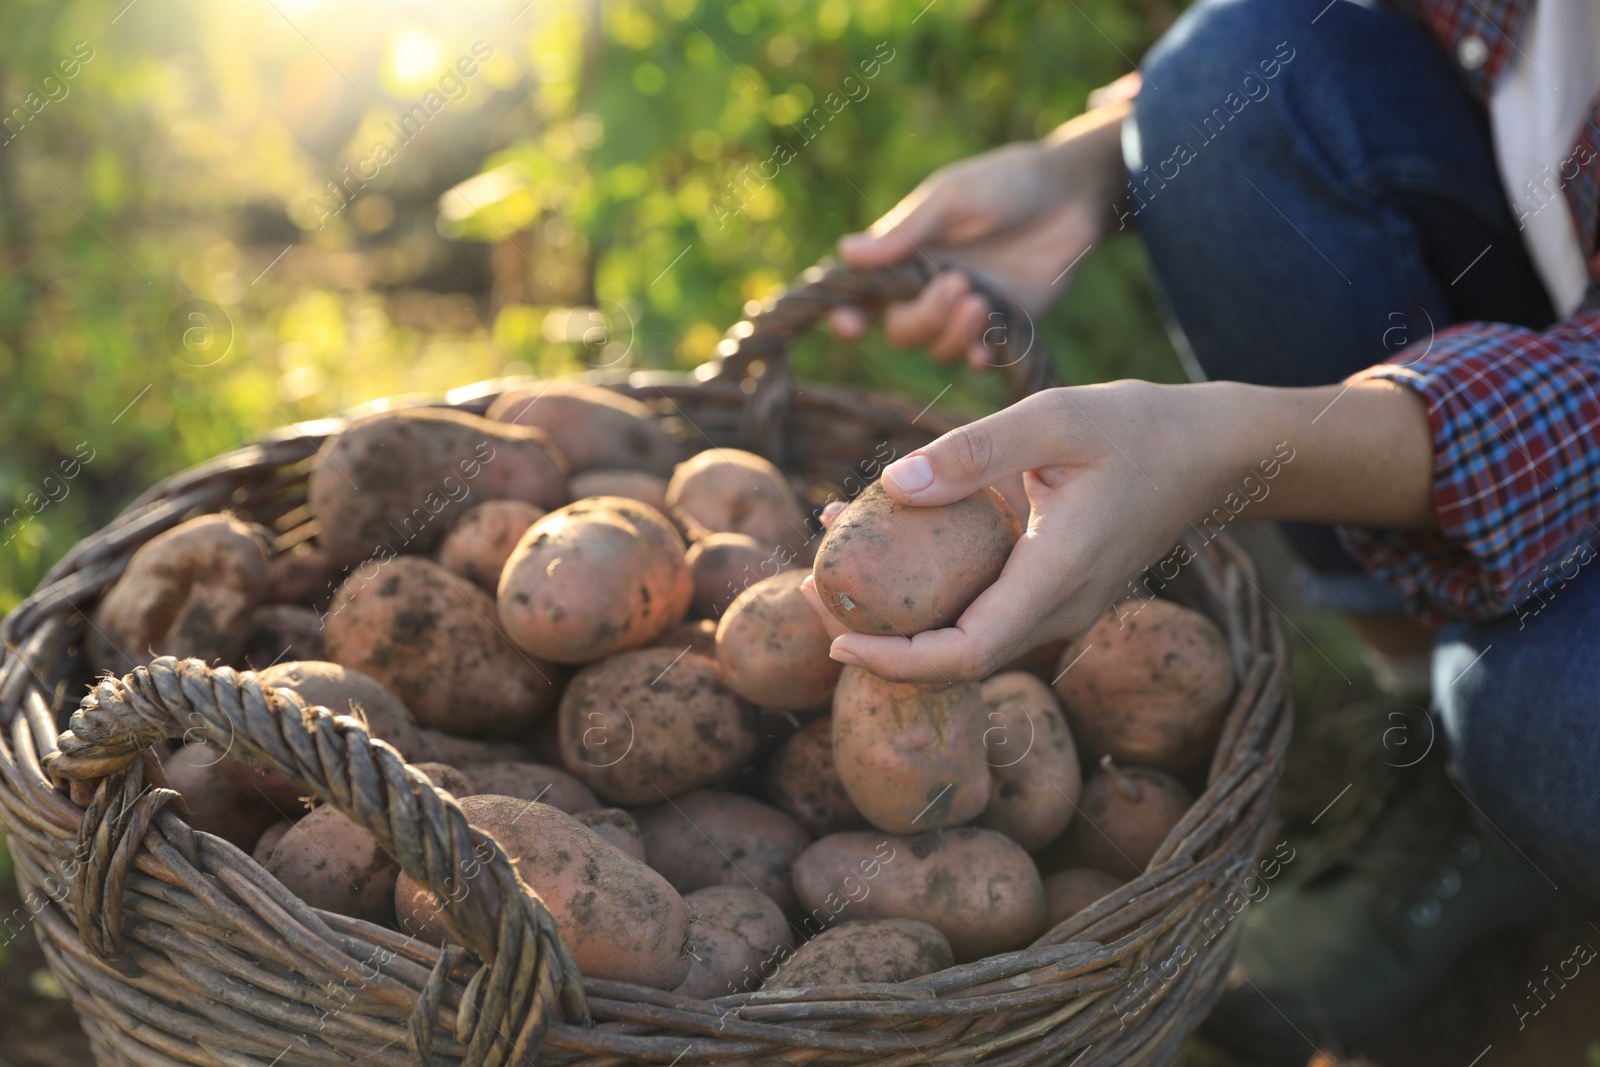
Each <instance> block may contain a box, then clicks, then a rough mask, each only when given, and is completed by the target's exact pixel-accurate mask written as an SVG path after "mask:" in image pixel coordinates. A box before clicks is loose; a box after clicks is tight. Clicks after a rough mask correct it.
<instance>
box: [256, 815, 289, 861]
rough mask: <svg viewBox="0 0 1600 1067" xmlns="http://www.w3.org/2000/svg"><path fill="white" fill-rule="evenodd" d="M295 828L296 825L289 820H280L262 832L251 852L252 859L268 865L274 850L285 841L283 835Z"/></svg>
mask: <svg viewBox="0 0 1600 1067" xmlns="http://www.w3.org/2000/svg"><path fill="white" fill-rule="evenodd" d="M293 828H294V823H292V822H290V821H289V820H288V819H279V820H278V821H277V822H275V823H273V824H272V825H271V826H269V827H267V828H266V829H265V830H263V831H262V832H261V836H260V837H258V838H256V847H255V848H253V849H251V850H250V858H251V859H253V860H255V861H256V862H257V863H259V864H262V865H263V866H265V865H266V862H267V860H268V859H269V858H271V856H272V850H273V849H275V848H277V847H278V842H279V841H282V840H283V835H284V834H286V833H288V832H289V831H290V830H291V829H293Z"/></svg>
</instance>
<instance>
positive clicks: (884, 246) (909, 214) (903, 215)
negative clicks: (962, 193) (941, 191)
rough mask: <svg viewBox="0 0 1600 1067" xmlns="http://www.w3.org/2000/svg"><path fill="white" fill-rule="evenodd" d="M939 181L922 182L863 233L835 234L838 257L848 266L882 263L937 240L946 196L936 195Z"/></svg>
mask: <svg viewBox="0 0 1600 1067" xmlns="http://www.w3.org/2000/svg"><path fill="white" fill-rule="evenodd" d="M930 184H931V185H933V186H937V185H939V184H940V183H938V182H936V181H933V182H931V183H924V184H923V185H921V186H918V187H917V188H916V189H914V190H912V192H911V194H910V195H909V196H907V197H906V198H905V199H904V200H901V201H900V202H899V203H898V204H896V205H895V206H894V207H893V208H892V209H891V210H890V211H889V213H888V214H887V215H885V216H883V218H881V219H879V220H878V221H877V222H875V223H873V224H872V226H871V227H870V228H869V229H868V230H867V232H866V233H847V234H845V235H844V236H843V237H841V238H839V258H841V259H843V260H844V261H845V262H846V263H848V264H850V265H851V266H852V267H886V266H888V265H889V264H891V263H898V262H900V261H901V260H902V259H906V258H908V257H910V256H913V255H916V254H917V246H918V245H929V244H938V243H940V241H939V238H940V237H941V236H942V235H943V231H944V229H945V227H946V226H947V225H948V221H949V220H948V217H947V216H948V214H949V212H948V210H947V208H948V202H949V201H950V199H951V198H950V197H948V196H941V195H938V193H937V189H936V188H930Z"/></svg>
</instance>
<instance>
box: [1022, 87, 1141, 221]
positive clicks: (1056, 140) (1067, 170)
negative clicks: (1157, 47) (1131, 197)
mask: <svg viewBox="0 0 1600 1067" xmlns="http://www.w3.org/2000/svg"><path fill="white" fill-rule="evenodd" d="M1132 113H1133V101H1132V100H1120V101H1118V102H1116V103H1112V104H1107V105H1105V106H1104V107H1098V108H1095V109H1094V110H1092V111H1086V112H1084V113H1083V114H1081V115H1078V116H1077V117H1075V118H1072V119H1069V120H1068V121H1066V122H1064V123H1062V124H1061V125H1060V126H1058V127H1056V128H1055V129H1054V130H1052V131H1051V132H1050V133H1049V134H1047V135H1045V136H1044V137H1042V138H1040V140H1039V142H1038V143H1039V148H1040V161H1041V165H1042V172H1043V176H1044V178H1045V180H1046V181H1049V182H1052V183H1058V187H1059V188H1068V189H1076V190H1079V191H1080V192H1081V194H1082V196H1083V198H1084V199H1085V201H1086V202H1088V203H1091V204H1102V203H1103V204H1110V203H1111V202H1112V201H1114V200H1115V199H1116V198H1117V197H1118V196H1119V195H1121V190H1122V187H1123V185H1124V184H1125V183H1126V182H1127V176H1126V174H1125V168H1124V167H1123V163H1122V124H1123V121H1124V120H1125V119H1126V118H1127V117H1128V116H1129V115H1130V114H1132Z"/></svg>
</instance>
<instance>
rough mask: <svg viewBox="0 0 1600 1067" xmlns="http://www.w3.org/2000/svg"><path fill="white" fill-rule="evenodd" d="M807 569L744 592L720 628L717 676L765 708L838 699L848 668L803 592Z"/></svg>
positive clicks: (803, 705) (791, 707)
mask: <svg viewBox="0 0 1600 1067" xmlns="http://www.w3.org/2000/svg"><path fill="white" fill-rule="evenodd" d="M805 577H806V576H805V573H804V572H803V571H789V572H787V573H784V574H780V575H777V576H776V577H773V578H767V579H764V580H762V581H759V582H757V583H756V584H755V585H752V586H751V587H750V588H749V589H746V590H745V591H744V592H742V593H740V594H739V598H738V599H737V600H735V601H734V602H733V603H732V604H730V605H729V606H728V610H727V611H726V612H724V613H723V616H722V621H721V622H719V623H718V624H717V677H719V678H721V679H722V684H723V685H725V686H727V687H728V688H729V689H731V690H733V691H734V692H735V693H738V694H739V695H740V696H742V697H744V698H745V699H746V700H749V701H753V702H754V703H757V704H760V705H761V706H763V707H768V708H780V709H788V710H798V709H800V708H811V707H816V706H817V705H819V704H822V703H823V702H824V701H826V700H827V699H828V698H829V697H830V696H832V695H833V687H834V686H835V685H837V684H838V682H839V672H840V671H841V670H842V669H843V665H842V664H840V663H838V662H836V661H834V660H832V659H830V658H828V646H829V645H830V644H831V643H832V642H831V640H830V639H829V637H828V631H827V630H826V629H824V628H823V625H822V620H821V619H819V618H817V613H816V612H815V611H813V610H812V608H811V605H810V603H808V602H807V601H806V598H805V597H804V596H802V595H801V593H800V583H801V582H803V581H805Z"/></svg>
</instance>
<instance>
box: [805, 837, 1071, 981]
mask: <svg viewBox="0 0 1600 1067" xmlns="http://www.w3.org/2000/svg"><path fill="white" fill-rule="evenodd" d="M794 891H795V895H796V896H797V897H799V898H800V906H801V908H803V909H804V910H805V912H806V915H805V918H804V919H803V920H802V922H801V925H802V926H803V927H804V928H805V929H806V930H807V931H808V932H809V931H812V930H813V929H816V928H819V927H821V926H827V925H829V924H830V923H831V922H832V921H833V920H834V919H845V920H848V919H911V918H916V919H921V920H922V921H923V922H926V923H928V924H929V925H931V926H933V927H934V928H935V929H937V930H938V931H939V932H940V933H942V934H944V936H945V937H947V938H949V940H950V947H951V949H952V950H953V951H954V952H955V958H956V960H957V961H963V960H973V959H979V958H981V957H984V956H992V955H994V954H996V953H998V952H1009V951H1011V950H1013V949H1019V948H1022V947H1024V946H1026V945H1027V944H1029V943H1030V942H1032V941H1033V940H1034V938H1036V937H1038V936H1039V935H1040V934H1042V933H1043V932H1044V929H1045V926H1044V918H1045V909H1044V885H1043V883H1042V882H1041V881H1040V880H1039V870H1038V868H1036V867H1035V866H1034V864H1033V858H1032V857H1030V856H1029V855H1028V854H1027V853H1026V852H1024V851H1023V849H1022V846H1021V845H1019V844H1017V843H1016V842H1015V841H1013V840H1011V839H1010V838H1008V837H1006V836H1004V835H1002V834H997V833H995V832H994V831H993V830H978V829H975V828H973V827H965V826H964V827H958V828H956V829H952V830H930V831H928V832H927V833H925V834H918V835H916V836H914V837H907V836H897V835H893V834H890V835H885V834H882V833H879V832H877V831H862V832H858V833H845V834H832V835H830V836H828V837H824V838H823V839H822V840H820V841H816V842H813V843H812V845H811V847H809V848H807V849H806V850H805V851H804V852H802V853H800V857H799V858H798V859H796V860H795V861H794Z"/></svg>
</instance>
